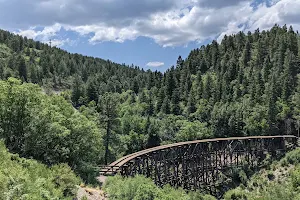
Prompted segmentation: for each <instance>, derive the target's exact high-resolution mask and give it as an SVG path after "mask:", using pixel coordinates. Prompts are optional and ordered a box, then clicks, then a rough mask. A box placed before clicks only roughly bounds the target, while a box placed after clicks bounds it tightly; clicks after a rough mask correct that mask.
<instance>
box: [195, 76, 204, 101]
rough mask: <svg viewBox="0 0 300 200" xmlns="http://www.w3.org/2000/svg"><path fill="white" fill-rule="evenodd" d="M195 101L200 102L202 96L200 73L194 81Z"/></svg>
mask: <svg viewBox="0 0 300 200" xmlns="http://www.w3.org/2000/svg"><path fill="white" fill-rule="evenodd" d="M196 91H197V92H196V99H197V100H200V99H201V98H202V94H203V82H202V75H201V72H198V73H197V79H196Z"/></svg>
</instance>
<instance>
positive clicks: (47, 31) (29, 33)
mask: <svg viewBox="0 0 300 200" xmlns="http://www.w3.org/2000/svg"><path fill="white" fill-rule="evenodd" d="M35 29H36V27H31V28H29V29H28V30H19V31H18V32H16V33H18V34H19V35H22V36H24V37H25V36H26V37H28V38H31V39H39V40H42V41H47V40H50V39H51V37H54V36H56V34H57V33H58V32H59V31H60V30H61V25H60V24H58V23H56V24H54V25H52V26H47V27H45V28H44V29H43V30H42V31H36V30H35Z"/></svg>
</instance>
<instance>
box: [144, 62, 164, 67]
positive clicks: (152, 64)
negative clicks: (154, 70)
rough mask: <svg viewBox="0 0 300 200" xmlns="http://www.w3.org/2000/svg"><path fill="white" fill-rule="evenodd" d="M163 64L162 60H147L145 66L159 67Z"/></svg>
mask: <svg viewBox="0 0 300 200" xmlns="http://www.w3.org/2000/svg"><path fill="white" fill-rule="evenodd" d="M164 65H165V63H163V62H148V63H147V64H146V66H147V67H161V66H164Z"/></svg>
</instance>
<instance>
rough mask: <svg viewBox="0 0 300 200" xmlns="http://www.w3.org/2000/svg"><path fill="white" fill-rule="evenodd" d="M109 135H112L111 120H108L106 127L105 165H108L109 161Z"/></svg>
mask: <svg viewBox="0 0 300 200" xmlns="http://www.w3.org/2000/svg"><path fill="white" fill-rule="evenodd" d="M109 137H110V120H108V121H107V127H106V138H105V140H106V141H105V156H104V162H105V165H107V163H108V154H109V149H108V147H109Z"/></svg>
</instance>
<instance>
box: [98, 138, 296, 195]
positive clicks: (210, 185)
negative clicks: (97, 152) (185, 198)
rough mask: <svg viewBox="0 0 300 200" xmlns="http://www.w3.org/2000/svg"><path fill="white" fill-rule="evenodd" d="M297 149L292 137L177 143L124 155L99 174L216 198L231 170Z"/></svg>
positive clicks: (253, 165) (222, 139) (221, 139)
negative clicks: (138, 178) (141, 178)
mask: <svg viewBox="0 0 300 200" xmlns="http://www.w3.org/2000/svg"><path fill="white" fill-rule="evenodd" d="M296 146H297V137H295V136H292V135H283V136H253V137H234V138H219V139H206V140H196V141H190V142H180V143H175V144H169V145H163V146H158V147H154V148H151V149H146V150H143V151H139V152H136V153H133V154H130V155H127V156H125V157H123V158H120V159H119V160H117V161H115V162H113V163H111V164H110V165H108V166H105V167H104V168H102V169H101V171H100V174H102V175H114V174H117V173H119V174H121V175H122V176H135V175H137V174H142V175H145V176H146V177H149V178H151V179H152V180H153V181H154V182H155V183H156V184H157V185H159V186H163V185H165V184H170V185H171V186H174V187H182V188H184V189H186V190H200V191H205V192H210V193H211V194H214V195H217V193H219V192H220V191H222V187H224V185H223V183H222V181H224V180H225V179H226V176H230V174H232V173H233V171H232V170H234V168H238V167H242V166H245V165H248V166H249V167H250V168H251V167H253V168H254V167H257V166H259V165H260V162H261V161H262V160H263V159H264V158H265V157H266V155H267V154H270V155H273V156H275V155H278V154H283V153H285V152H286V151H289V150H291V149H293V148H295V147H296ZM224 176H225V179H224ZM223 190H224V188H223Z"/></svg>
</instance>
